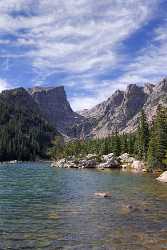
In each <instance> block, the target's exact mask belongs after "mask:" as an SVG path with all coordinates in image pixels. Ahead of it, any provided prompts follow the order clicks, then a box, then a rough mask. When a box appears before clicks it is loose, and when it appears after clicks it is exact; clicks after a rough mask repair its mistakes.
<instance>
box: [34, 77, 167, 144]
mask: <svg viewBox="0 0 167 250" xmlns="http://www.w3.org/2000/svg"><path fill="white" fill-rule="evenodd" d="M29 93H30V94H31V96H32V97H33V99H34V100H35V101H36V103H38V105H39V107H40V110H41V112H42V113H43V114H44V116H45V117H46V118H47V120H48V121H49V122H50V123H51V124H52V125H53V126H54V127H55V128H57V129H58V131H59V132H61V133H62V134H63V135H64V136H65V137H66V138H70V139H71V138H78V139H85V138H95V137H96V138H97V137H98V138H102V137H107V136H110V135H111V134H112V133H113V132H115V131H116V130H117V131H118V132H120V133H123V132H127V133H129V132H133V131H135V130H136V128H137V124H138V118H139V116H140V112H141V110H142V109H144V111H145V113H146V116H147V119H148V121H149V122H152V120H153V119H154V117H155V115H156V111H157V107H158V106H159V105H162V106H167V79H163V80H162V81H160V82H159V83H157V84H156V85H153V84H151V83H147V84H145V85H144V86H139V85H136V84H130V85H128V87H127V89H126V90H125V91H121V90H117V91H115V92H114V93H113V94H112V95H111V97H109V98H108V99H107V100H106V101H104V102H102V103H100V104H98V105H96V106H95V107H93V108H92V109H90V110H83V111H81V112H80V114H78V113H76V112H74V111H73V110H72V108H71V106H70V104H69V102H68V100H67V97H66V93H65V90H64V87H63V86H60V87H55V88H40V87H36V88H32V89H29Z"/></svg>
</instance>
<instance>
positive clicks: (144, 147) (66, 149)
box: [49, 106, 167, 169]
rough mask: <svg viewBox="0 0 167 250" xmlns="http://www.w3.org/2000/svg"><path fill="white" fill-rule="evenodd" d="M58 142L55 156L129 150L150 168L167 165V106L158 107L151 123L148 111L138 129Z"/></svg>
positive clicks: (119, 152) (127, 151) (121, 152)
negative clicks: (148, 118) (148, 119)
mask: <svg viewBox="0 0 167 250" xmlns="http://www.w3.org/2000/svg"><path fill="white" fill-rule="evenodd" d="M54 144H55V146H54V147H52V148H50V150H49V155H50V157H52V158H56V159H58V158H63V157H67V156H72V155H75V156H76V157H79V156H84V155H86V154H90V153H91V154H94V153H95V154H97V155H102V154H109V153H111V152H113V153H114V154H115V156H119V155H121V154H123V153H129V154H130V155H132V156H134V157H136V158H137V159H139V160H143V161H145V162H147V165H148V167H149V168H150V169H153V168H165V167H167V109H165V108H162V107H161V106H159V107H158V110H157V115H156V117H155V119H154V122H153V123H152V124H151V126H149V125H148V121H147V118H146V115H145V113H144V111H142V112H141V116H140V118H139V121H138V128H137V131H136V132H135V133H131V134H119V133H118V132H117V131H116V132H115V133H113V135H112V136H110V137H108V138H104V139H92V140H76V141H73V142H69V143H66V144H65V145H62V144H61V143H60V141H59V139H58V138H57V140H56V141H55V142H54Z"/></svg>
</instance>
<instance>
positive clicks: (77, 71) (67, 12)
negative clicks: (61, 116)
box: [0, 0, 167, 109]
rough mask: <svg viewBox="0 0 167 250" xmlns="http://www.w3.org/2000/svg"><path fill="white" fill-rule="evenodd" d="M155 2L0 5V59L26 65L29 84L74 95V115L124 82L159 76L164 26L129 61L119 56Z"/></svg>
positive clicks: (15, 1) (15, 0)
mask: <svg viewBox="0 0 167 250" xmlns="http://www.w3.org/2000/svg"><path fill="white" fill-rule="evenodd" d="M160 2H161V0H148V1H145V0H137V1H133V0H127V1H124V0H116V1H113V0H105V1H94V0H77V1H76V0H54V1H53V0H40V1H36V0H28V1H27V0H8V1H6V0H1V1H0V44H1V45H4V46H5V47H4V48H3V50H2V51H1V52H0V57H1V58H5V57H7V58H12V60H16V59H18V60H20V64H21V62H22V61H25V60H24V59H26V60H27V61H28V63H29V66H30V65H31V67H32V69H33V72H34V74H35V78H34V79H32V82H34V83H35V84H38V83H39V84H47V81H48V79H50V78H51V79H52V80H51V81H52V82H54V81H56V83H61V84H64V85H66V86H67V88H71V89H73V90H74V91H75V92H76V93H77V96H76V95H75V94H71V95H70V100H71V101H72V105H73V107H74V108H75V109H80V108H85V107H90V106H92V105H94V104H96V103H97V102H99V101H102V100H103V99H104V98H105V97H108V96H109V95H111V94H112V92H113V91H114V90H115V89H117V88H125V86H126V85H127V83H128V82H132V81H134V82H141V81H147V80H149V79H157V78H158V77H160V76H162V75H163V73H164V72H165V64H166V60H167V59H166V58H167V57H166V55H167V54H166V53H167V52H166V51H167V50H166V49H167V46H166V41H167V37H166V35H165V34H166V32H165V29H166V24H165V21H164V23H163V25H162V26H160V27H158V28H156V29H155V30H154V37H153V39H152V38H151V39H152V40H151V41H150V43H149V44H148V45H147V46H146V47H142V49H141V50H140V51H139V52H138V53H137V54H136V55H135V57H134V58H133V57H130V55H129V53H128V52H126V50H122V48H124V42H125V41H126V40H127V39H128V38H130V37H131V36H133V34H135V32H137V31H138V30H140V29H141V28H143V27H144V26H145V25H146V24H148V23H149V21H150V20H151V19H152V18H155V16H156V15H157V9H158V6H159V4H160ZM128 46H129V49H130V46H131V44H129V45H128ZM163 55H164V56H163ZM27 67H28V66H27ZM120 70H121V72H122V73H120V75H118V74H116V76H114V77H112V74H114V73H115V72H118V71H120ZM157 72H158V73H157ZM57 75H63V77H62V78H61V76H59V77H58V76H57ZM104 75H109V76H108V79H107V80H106V77H105V79H103V76H104ZM54 79H55V80H54ZM74 91H73V92H74Z"/></svg>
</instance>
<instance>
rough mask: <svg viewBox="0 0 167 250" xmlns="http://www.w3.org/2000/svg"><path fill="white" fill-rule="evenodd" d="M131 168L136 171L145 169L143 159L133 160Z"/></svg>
mask: <svg viewBox="0 0 167 250" xmlns="http://www.w3.org/2000/svg"><path fill="white" fill-rule="evenodd" d="M131 168H133V169H134V170H136V171H143V169H145V164H144V162H143V161H136V160H135V161H133V163H132V165H131Z"/></svg>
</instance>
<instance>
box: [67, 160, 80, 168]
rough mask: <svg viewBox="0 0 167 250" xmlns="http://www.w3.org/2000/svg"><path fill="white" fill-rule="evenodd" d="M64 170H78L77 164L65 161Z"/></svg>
mask: <svg viewBox="0 0 167 250" xmlns="http://www.w3.org/2000/svg"><path fill="white" fill-rule="evenodd" d="M64 168H78V164H77V162H76V161H67V162H66V163H65V164H64Z"/></svg>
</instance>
